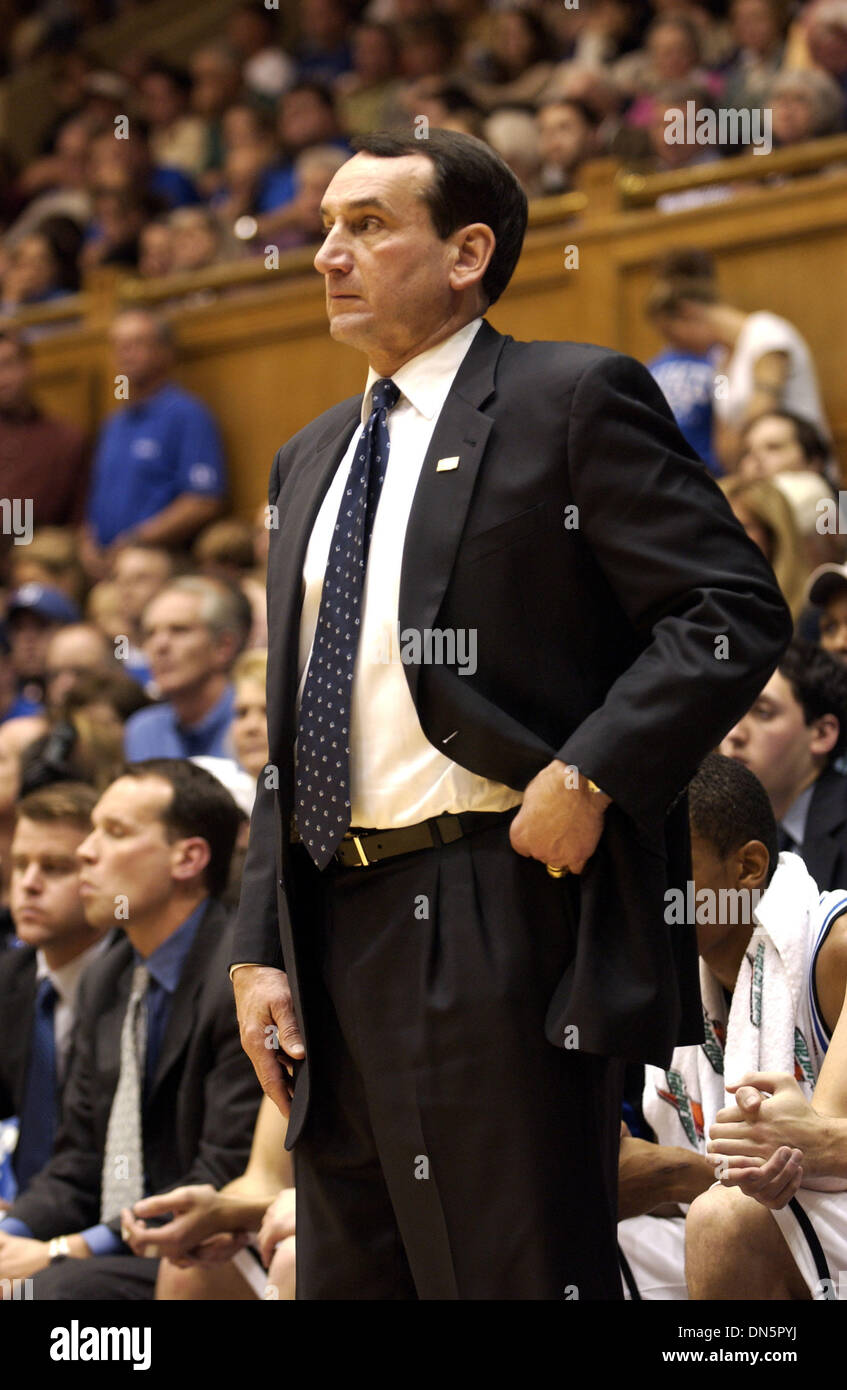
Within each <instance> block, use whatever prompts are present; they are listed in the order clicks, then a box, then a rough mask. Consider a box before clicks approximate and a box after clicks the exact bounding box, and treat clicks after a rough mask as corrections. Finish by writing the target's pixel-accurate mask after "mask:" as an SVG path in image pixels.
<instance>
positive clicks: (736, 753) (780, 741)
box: [720, 671, 818, 814]
mask: <svg viewBox="0 0 847 1390" xmlns="http://www.w3.org/2000/svg"><path fill="white" fill-rule="evenodd" d="M817 741H818V730H817V726H816V724H815V723H813V724H811V725H809V724H807V723H806V721H805V718H804V716H803V707H802V705H801V704H800V703H799V701H798V700H796V699H795V697H794V692H793V690H792V689H791V686H790V685H789V684H788V681H787V680H785V678H784V677H783V676H781V675H780V673H779V671H775V672H774V674H773V675H772V676H771V678H770V680H769V681H768V683H767V685H766V686H765V688H764V690H763V691H762V693H761V695H760V696H759V697H758V699H757V700H756V701H755V702H754V704H753V706H752V708H751V709H750V710H749V711H748V712H747V714H745V715H744V717H743V719H740V720H739V721H738V723H737V724H736V725H735V727H734V728H733V729H730V731H729V733H728V734H727V736H726V738H725V739H724V741H723V743H722V744H721V746H720V751H721V753H723V755H724V757H727V758H736V759H737V760H738V761H739V762H741V763H743V764H744V766H745V767H749V769H750V771H751V772H753V773H755V775H756V776H757V777H758V779H759V781H760V782H761V784H762V786H763V787H764V789H765V791H766V792H767V794H768V796H769V797H770V799H771V802H772V803H773V805H774V806H775V807H780V806H781V805H782V803H783V802H784V801H785V798H786V797H791V796H792V793H794V791H795V789H796V788H797V787H799V786H802V785H803V784H804V783H805V782H807V781H808V780H809V779H810V777H811V775H812V773H813V772H814V770H815V768H816V767H817V756H816V751H815V745H816V744H817ZM785 809H786V810H787V807H786V808H785ZM778 814H784V812H778Z"/></svg>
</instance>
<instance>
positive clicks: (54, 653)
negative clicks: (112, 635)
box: [45, 623, 106, 708]
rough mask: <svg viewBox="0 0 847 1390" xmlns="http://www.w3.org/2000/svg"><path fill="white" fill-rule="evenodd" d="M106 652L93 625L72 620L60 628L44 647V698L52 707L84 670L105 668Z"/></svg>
mask: <svg viewBox="0 0 847 1390" xmlns="http://www.w3.org/2000/svg"><path fill="white" fill-rule="evenodd" d="M105 669H106V652H105V649H104V646H103V637H102V635H101V634H100V633H99V632H98V631H97V629H96V628H93V627H86V626H85V625H84V624H82V623H72V624H69V626H68V627H64V628H59V631H58V632H56V633H54V635H53V637H52V638H51V639H50V645H49V647H48V648H47V662H46V668H45V675H46V679H47V700H48V703H49V704H50V705H52V706H53V708H55V707H56V706H57V705H58V704H60V702H61V701H62V700H63V699H64V698H65V696H66V695H67V694H68V692H69V691H70V690H72V688H73V686H74V685H75V683H76V680H77V677H78V676H80V675H82V673H83V672H85V671H104V670H105Z"/></svg>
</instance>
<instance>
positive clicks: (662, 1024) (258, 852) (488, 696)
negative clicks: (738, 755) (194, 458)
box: [231, 130, 790, 1299]
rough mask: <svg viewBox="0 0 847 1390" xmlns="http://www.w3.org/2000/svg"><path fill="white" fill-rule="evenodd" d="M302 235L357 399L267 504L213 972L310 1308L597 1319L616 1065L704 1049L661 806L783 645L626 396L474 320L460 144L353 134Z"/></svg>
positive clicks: (497, 264)
mask: <svg viewBox="0 0 847 1390" xmlns="http://www.w3.org/2000/svg"><path fill="white" fill-rule="evenodd" d="M324 216H325V224H326V237H325V240H324V242H323V244H322V246H321V249H320V251H319V252H318V254H317V256H316V258H315V265H316V267H317V269H318V270H319V271H321V273H323V275H324V277H325V280H326V287H327V303H328V313H329V318H330V324H331V332H332V335H333V337H335V338H336V339H337V340H339V341H341V342H345V343H349V344H352V345H353V346H355V347H357V348H359V349H360V350H362V351H363V352H364V353H365V354H366V356H367V358H368V361H369V364H370V373H369V376H368V382H367V388H366V391H365V397H364V400H363V399H362V398H361V397H357V398H355V399H353V400H349V401H345V402H343V403H342V404H341V405H338V406H335V407H334V408H333V409H331V410H329V411H327V412H326V414H324V415H323V416H321V417H320V419H319V420H317V421H316V422H314V423H313V424H311V425H309V426H308V427H307V428H306V429H304V430H302V431H301V432H300V433H299V434H298V435H296V436H295V437H294V438H293V439H292V440H290V441H289V443H288V444H287V445H285V446H284V447H283V448H282V449H281V450H280V451H279V453H278V454H277V456H276V459H275V460H274V465H273V469H272V472H271V482H270V491H269V502H270V505H271V508H272V510H271V512H270V513H269V519H270V521H271V525H272V527H273V524H274V523H275V522H277V521H278V529H277V530H274V529H271V545H270V560H269V566H268V603H269V632H270V647H269V659H268V723H269V740H270V756H271V762H272V764H273V765H274V769H272V770H270V771H268V772H267V773H266V775H265V777H260V779H259V788H258V797H257V803H256V808H255V811H254V815H253V824H252V830H251V839H250V847H249V851H248V857H247V862H246V866H245V873H244V877H243V882H242V895H241V903H240V908H239V916H238V922H237V927H236V948H235V953H234V955H233V957H232V960H233V965H232V969H231V974H232V978H233V983H234V989H235V993H236V1000H237V1004H238V1012H239V1019H240V1022H241V1028H242V1037H243V1039H244V1044H245V1047H246V1048H247V1050H248V1051H249V1053H250V1056H251V1058H252V1060H253V1063H254V1066H255V1067H256V1070H257V1074H258V1075H259V1077H260V1080H261V1081H262V1084H263V1086H264V1088H265V1090H266V1092H267V1093H268V1094H269V1095H271V1096H272V1097H273V1098H274V1099H275V1100H276V1102H277V1103H278V1105H279V1106H280V1108H281V1109H283V1110H287V1109H288V1106H289V1100H290V1097H292V1096H293V1100H292V1101H291V1114H290V1120H289V1128H288V1136H287V1140H286V1143H287V1145H288V1147H294V1158H295V1177H296V1186H297V1290H298V1297H300V1298H365V1299H384V1298H389V1299H397V1298H399V1299H407V1298H408V1299H414V1298H425V1299H431V1298H482V1299H489V1298H491V1299H496V1298H507V1299H511V1298H544V1299H547V1298H575V1297H578V1298H580V1299H586V1298H616V1297H619V1279H618V1276H617V1266H616V1258H615V1251H616V1246H615V1193H616V1181H617V1177H616V1161H617V1147H618V1134H619V1118H620V1081H621V1078H620V1072H621V1063H620V1062H619V1061H618V1060H617V1059H620V1058H626V1057H628V1058H631V1059H633V1060H648V1059H649V1060H655V1061H659V1062H665V1061H667V1059H668V1058H669V1057H670V1053H671V1049H672V1047H673V1045H674V1044H675V1043H676V1042H677V1041H679V1040H682V1039H685V1040H686V1041H695V1040H697V1038H698V1036H699V1032H698V1030H699V1022H700V1010H699V1000H698V992H697V980H696V963H695V956H696V944H695V942H694V939H693V932H690V933H687V934H686V932H685V931H684V930H681V929H679V928H676V927H675V928H673V930H671V929H670V928H669V927H668V925H666V923H665V921H664V914H663V894H664V892H665V890H666V888H667V887H668V885H669V884H673V883H675V882H678V881H681V882H684V881H685V879H686V877H687V876H688V874H689V872H690V871H689V868H688V858H687V839H686V824H685V822H686V808H685V805H684V797H681V795H680V794H681V793H682V791H683V789H684V787H685V786H686V783H687V781H688V780H689V779H690V777H691V776H692V775H693V773H694V770H695V769H696V767H697V765H698V763H699V761H700V759H701V758H702V757H703V755H704V754H705V753H706V752H707V751H708V750H709V749H710V748H711V747H713V746H714V745H715V743H716V742H717V741H718V740H719V739H720V737H721V736H722V733H723V732H724V731H725V730H726V729H727V728H728V727H729V726H730V724H731V723H732V721H733V719H734V718H735V717H737V713H738V712H739V711H740V710H742V709H743V708H745V706H746V704H747V703H749V700H750V698H752V693H753V692H754V691H755V690H756V689H758V688H760V687H761V685H762V683H763V680H764V679H766V677H767V674H768V673H769V672H770V671H771V670H772V668H773V666H774V664H775V662H776V660H777V657H778V656H779V653H780V651H781V650H782V647H783V646H784V644H785V643H786V642H787V640H788V637H789V631H790V624H789V617H788V613H787V611H786V609H785V606H784V604H783V602H782V600H781V598H780V596H779V594H778V591H777V589H776V587H775V585H774V581H773V577H772V575H771V572H770V570H769V569H768V567H767V566H766V565H765V563H764V562H763V561H762V559H761V557H760V556H759V555H758V554H757V553H756V551H755V548H754V547H753V546H751V545H750V544H749V543H748V542H747V540H746V538H745V537H744V536H743V534H742V533H741V531H740V528H739V527H738V526H737V525H736V523H735V522H734V520H733V518H732V517H731V515H730V513H729V511H728V509H727V507H726V505H725V504H724V502H723V500H722V498H721V497H720V496H719V494H718V492H717V490H716V488H715V487H714V484H713V483H712V482H711V481H710V479H709V477H708V475H707V473H706V470H705V469H704V468H703V466H702V464H701V463H700V462H699V461H697V460H696V459H695V458H694V456H693V455H692V454H691V452H690V450H689V449H688V447H687V445H686V444H685V442H684V441H683V439H682V438H681V436H680V434H679V433H678V431H677V429H676V427H675V425H674V423H673V420H672V417H671V415H670V412H669V410H668V408H667V405H666V403H665V401H664V398H663V397H662V395H661V393H660V392H659V391H658V389H657V388H656V387H655V385H654V384H653V382H652V379H651V378H650V377H649V374H648V373H647V372H646V370H645V369H644V368H642V367H641V366H639V365H638V364H637V363H636V362H634V361H632V360H630V359H628V358H625V357H622V356H620V355H618V354H616V353H612V352H609V351H606V350H604V349H601V348H594V347H585V346H582V345H574V344H569V343H516V342H514V341H513V340H512V339H511V338H508V337H503V336H501V335H500V334H498V333H496V332H495V331H494V330H493V329H492V328H491V327H490V326H489V325H488V324H487V323H486V322H485V321H484V319H483V317H482V316H483V315H484V313H485V311H486V309H487V308H488V306H489V305H490V304H492V303H494V301H495V300H496V299H497V298H498V296H499V295H500V294H501V293H502V291H503V289H505V287H506V285H507V283H508V281H509V278H510V276H511V273H512V270H513V268H514V265H515V263H516V261H517V258H518V255H519V253H520V248H521V244H522V240H523V234H524V230H525V226H526V199H525V197H524V195H523V193H522V191H521V189H520V187H519V185H518V183H517V181H516V179H515V178H514V176H513V175H512V174H511V172H510V171H509V170H508V169H507V167H506V166H505V165H504V164H503V163H502V162H501V161H500V160H499V159H498V158H497V157H496V156H495V155H493V154H492V152H491V151H490V150H489V149H488V148H487V147H486V146H484V145H482V144H481V143H480V142H478V141H475V140H473V139H472V138H470V137H467V136H461V135H456V134H453V133H448V132H445V131H438V130H436V131H432V132H431V133H430V136H429V138H428V139H427V140H422V141H416V140H414V139H409V140H405V139H402V138H395V137H392V136H371V137H368V138H367V139H366V140H365V141H364V142H361V145H360V153H358V154H357V155H356V156H355V157H354V158H353V159H352V160H351V161H350V162H349V163H348V164H346V165H345V166H344V167H343V168H342V169H341V170H340V171H339V172H338V174H337V175H336V176H335V178H334V179H333V180H332V183H331V184H330V186H329V188H328V190H327V193H326V196H325V200H324ZM360 426H361V429H360V428H359V427H360ZM386 458H388V464H387V467H386ZM362 576H364V580H362ZM295 741H296V758H295ZM545 865H546V866H548V867H549V872H548V868H545ZM565 869H568V870H570V875H569V876H567V877H564V878H563V876H562V875H563V870H565ZM269 1039H273V1040H278V1042H279V1048H278V1049H277V1050H274V1047H273V1043H271V1045H270V1046H269Z"/></svg>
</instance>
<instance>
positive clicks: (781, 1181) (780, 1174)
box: [709, 1126, 803, 1211]
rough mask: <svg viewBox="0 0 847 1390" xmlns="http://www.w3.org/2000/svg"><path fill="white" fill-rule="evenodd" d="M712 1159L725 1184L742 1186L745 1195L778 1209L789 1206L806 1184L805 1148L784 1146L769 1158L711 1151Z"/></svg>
mask: <svg viewBox="0 0 847 1390" xmlns="http://www.w3.org/2000/svg"><path fill="white" fill-rule="evenodd" d="M713 1129H714V1126H713ZM709 1162H710V1163H714V1165H715V1177H716V1178H718V1179H719V1180H720V1182H721V1184H722V1186H723V1187H740V1189H741V1191H742V1192H743V1193H744V1195H745V1197H753V1198H755V1200H756V1201H757V1202H759V1203H761V1205H762V1206H763V1207H769V1208H771V1209H772V1210H774V1211H778V1210H779V1208H780V1207H785V1206H787V1205H788V1203H789V1202H790V1201H791V1198H792V1197H793V1196H794V1195H795V1194H796V1192H797V1189H798V1188H799V1187H802V1185H803V1153H802V1150H801V1149H790V1148H787V1147H786V1146H783V1147H782V1148H779V1149H777V1150H776V1152H775V1153H772V1154H771V1156H770V1158H769V1159H767V1160H765V1159H762V1158H745V1157H736V1158H729V1157H727V1156H726V1155H721V1154H710V1155H709Z"/></svg>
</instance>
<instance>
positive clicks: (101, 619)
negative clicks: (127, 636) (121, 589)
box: [85, 579, 124, 640]
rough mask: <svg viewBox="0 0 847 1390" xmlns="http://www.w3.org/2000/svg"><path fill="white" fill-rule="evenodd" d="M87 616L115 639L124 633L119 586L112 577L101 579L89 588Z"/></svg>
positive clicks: (86, 604)
mask: <svg viewBox="0 0 847 1390" xmlns="http://www.w3.org/2000/svg"><path fill="white" fill-rule="evenodd" d="M85 616H86V618H87V620H88V621H89V622H90V623H94V624H95V626H96V627H99V628H100V631H101V632H105V634H106V636H107V637H109V638H110V639H112V640H114V639H115V638H116V637H119V636H121V635H122V628H123V626H124V623H123V616H122V614H121V607H120V596H119V594H118V586H117V585H116V584H114V583H113V582H112V581H111V580H110V579H101V580H100V581H99V583H97V584H94V585H92V587H91V588H90V589H89V591H88V598H87V599H86V601H85Z"/></svg>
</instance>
